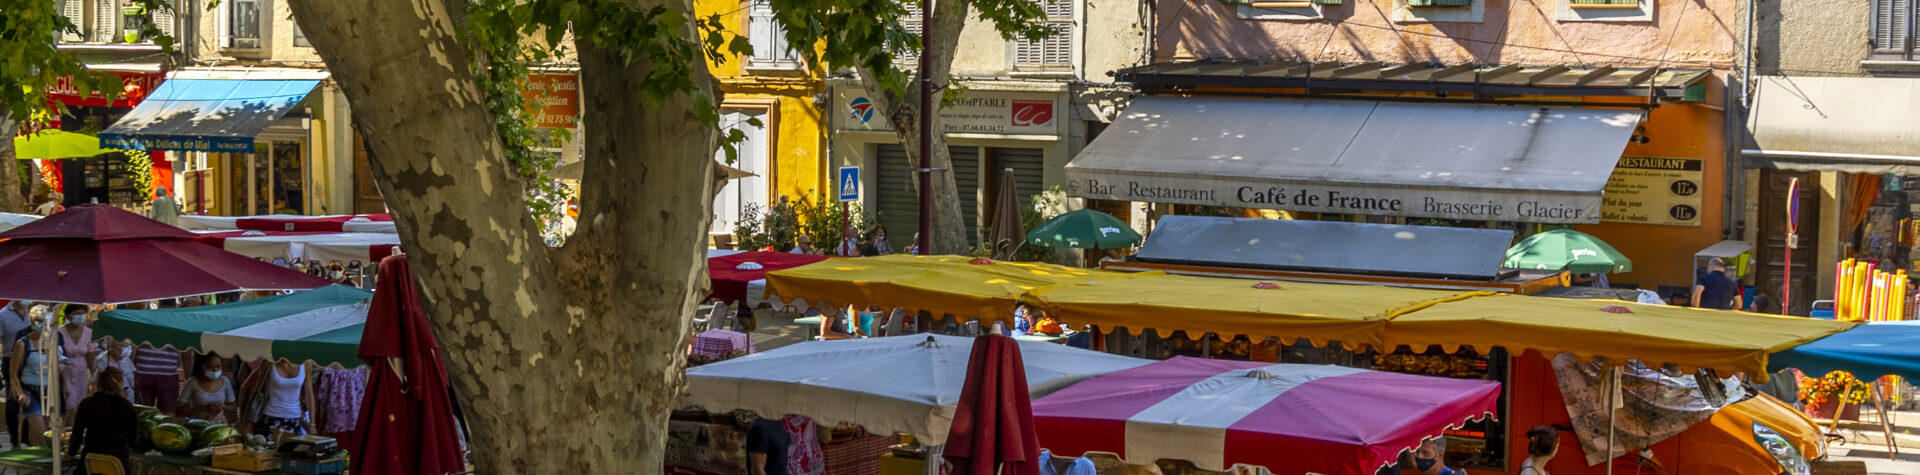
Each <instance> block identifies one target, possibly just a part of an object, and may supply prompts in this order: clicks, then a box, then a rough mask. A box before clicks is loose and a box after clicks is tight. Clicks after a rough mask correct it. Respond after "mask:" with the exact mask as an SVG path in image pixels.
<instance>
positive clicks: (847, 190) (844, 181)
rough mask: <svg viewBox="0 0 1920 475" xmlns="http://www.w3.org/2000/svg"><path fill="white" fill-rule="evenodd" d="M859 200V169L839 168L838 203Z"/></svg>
mask: <svg viewBox="0 0 1920 475" xmlns="http://www.w3.org/2000/svg"><path fill="white" fill-rule="evenodd" d="M859 200H860V167H840V201H859Z"/></svg>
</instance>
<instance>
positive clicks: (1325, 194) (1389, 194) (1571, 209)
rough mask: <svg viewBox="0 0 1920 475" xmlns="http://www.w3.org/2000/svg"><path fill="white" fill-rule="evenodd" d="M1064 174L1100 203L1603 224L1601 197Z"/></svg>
mask: <svg viewBox="0 0 1920 475" xmlns="http://www.w3.org/2000/svg"><path fill="white" fill-rule="evenodd" d="M1067 179H1068V180H1069V183H1070V185H1069V186H1070V189H1069V190H1068V192H1069V193H1070V194H1071V195H1072V196H1075V197H1080V198H1092V199H1103V200H1117V201H1144V202H1152V203H1168V204H1188V205H1202V206H1227V207H1235V208H1256V209H1284V210H1289V211H1311V212H1320V213H1342V214H1369V215H1382V216H1403V217H1412V218H1440V219H1456V220H1471V221H1512V222H1524V223H1546V224H1588V223H1596V222H1599V221H1600V195H1598V194H1579V193H1564V192H1561V193H1555V192H1521V191H1515V192H1507V191H1502V190H1476V189H1459V188H1418V187H1405V186H1394V185H1385V184H1377V185H1369V184H1347V183H1339V184H1335V183H1315V182H1287V181H1278V180H1267V179H1258V178H1239V179H1236V178H1228V177H1210V176H1159V175H1143V174H1131V173H1120V172H1114V171H1108V170H1093V169H1084V168H1075V167H1072V166H1069V167H1068V168H1067Z"/></svg>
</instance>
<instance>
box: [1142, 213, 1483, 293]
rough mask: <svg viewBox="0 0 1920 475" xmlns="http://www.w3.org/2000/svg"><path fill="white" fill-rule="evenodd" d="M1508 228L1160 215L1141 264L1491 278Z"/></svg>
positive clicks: (1471, 278)
mask: <svg viewBox="0 0 1920 475" xmlns="http://www.w3.org/2000/svg"><path fill="white" fill-rule="evenodd" d="M1512 242H1513V231H1507V230H1503V229H1470V228H1455V227H1446V226H1409V225H1394V224H1372V223H1345V222H1338V221H1307V220H1291V219H1257V218H1220V217H1213V216H1180V215H1168V216H1162V217H1160V221H1158V222H1156V223H1154V225H1153V233H1152V234H1149V235H1148V236H1147V242H1146V244H1144V245H1142V246H1140V252H1139V253H1137V254H1134V258H1135V259H1136V260H1138V261H1140V262H1151V263H1159V264H1177V265H1193V266H1208V267H1230V268H1239V269H1277V270H1293V271H1306V272H1332V273H1342V274H1372V275H1385V276H1402V277H1412V276H1417V277H1426V278H1442V279H1470V280H1480V281H1491V280H1495V279H1499V278H1502V277H1505V276H1509V275H1511V274H1512V273H1513V271H1511V270H1502V269H1501V268H1500V261H1501V259H1502V258H1504V257H1505V256H1506V253H1507V244H1508V243H1512Z"/></svg>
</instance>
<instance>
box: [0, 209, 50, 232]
mask: <svg viewBox="0 0 1920 475" xmlns="http://www.w3.org/2000/svg"><path fill="white" fill-rule="evenodd" d="M39 220H40V217H39V216H34V215H31V214H15V213H0V232H6V231H7V230H10V229H13V228H17V227H20V226H21V225H25V224H27V223H31V222H34V221H39Z"/></svg>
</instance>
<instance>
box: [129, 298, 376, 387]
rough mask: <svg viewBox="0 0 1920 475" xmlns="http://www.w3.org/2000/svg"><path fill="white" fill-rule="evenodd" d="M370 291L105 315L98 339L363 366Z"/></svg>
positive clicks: (247, 357)
mask: <svg viewBox="0 0 1920 475" xmlns="http://www.w3.org/2000/svg"><path fill="white" fill-rule="evenodd" d="M372 298H373V292H369V291H365V290H360V289H355V288H351V287H342V286H338V285H331V286H327V287H321V288H318V289H313V290H308V291H304V292H297V293H292V294H287V295H277V296H273V297H266V298H260V299H254V300H247V301H242V302H234V303H230V304H222V305H212V306H206V307H192V308H175V309H163V310H110V311H107V312H103V313H102V314H101V316H100V320H99V322H97V323H95V324H94V327H93V331H94V333H95V335H96V336H101V337H108V338H114V339H118V340H131V341H132V342H134V343H146V344H150V345H153V346H155V347H172V348H174V349H179V350H191V351H195V352H201V353H206V352H212V353H218V354H220V355H222V356H237V357H239V358H241V359H242V360H249V361H250V360H254V359H258V358H267V359H272V360H289V361H294V362H308V361H311V362H313V363H317V364H320V365H334V364H338V365H340V366H344V367H354V366H360V365H362V364H363V363H362V362H361V361H360V358H359V356H358V354H359V351H360V333H361V331H362V330H363V329H364V328H365V327H366V323H367V303H368V301H369V299H372Z"/></svg>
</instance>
